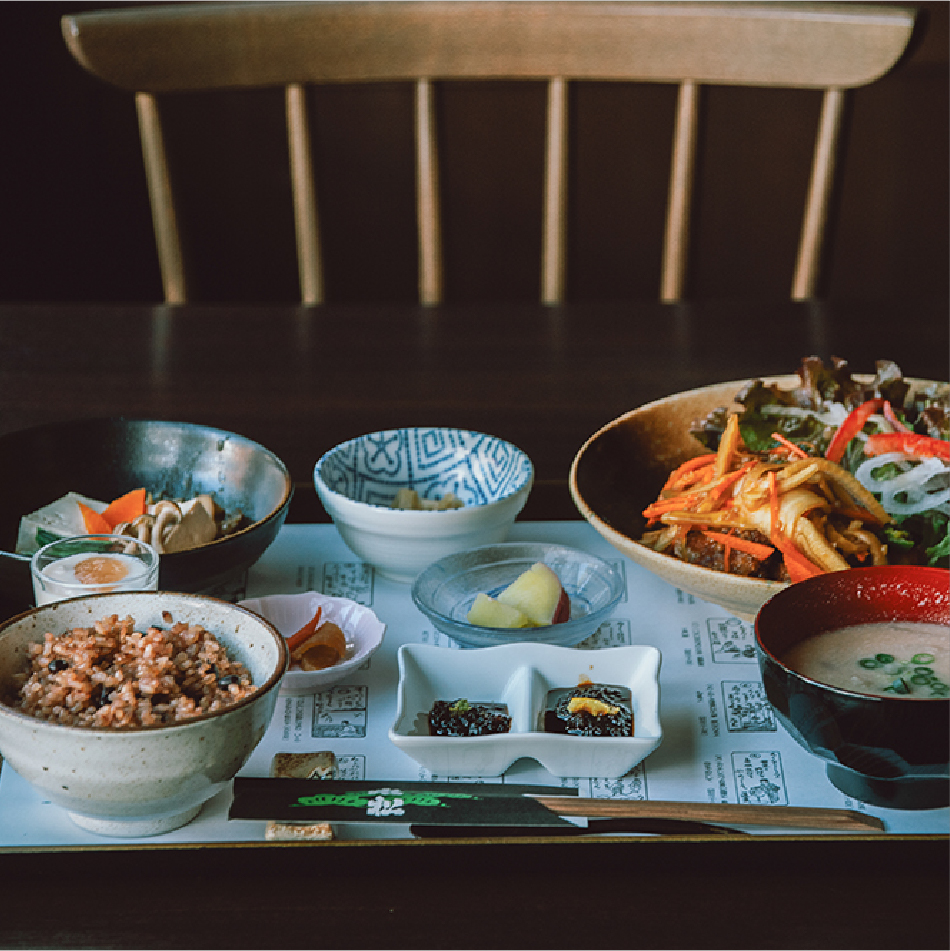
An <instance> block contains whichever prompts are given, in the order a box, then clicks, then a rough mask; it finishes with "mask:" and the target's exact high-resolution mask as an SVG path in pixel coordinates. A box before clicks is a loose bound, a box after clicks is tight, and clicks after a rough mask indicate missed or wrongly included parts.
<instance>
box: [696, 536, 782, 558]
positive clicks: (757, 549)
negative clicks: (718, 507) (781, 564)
mask: <svg viewBox="0 0 950 951" xmlns="http://www.w3.org/2000/svg"><path fill="white" fill-rule="evenodd" d="M703 534H704V535H705V536H706V537H707V538H711V539H712V540H713V541H714V542H719V544H720V545H725V546H727V547H728V548H734V549H735V550H736V551H744V552H745V553H746V554H747V555H751V556H752V557H753V558H755V559H756V560H757V561H764V560H765V559H766V558H768V557H769V555H771V554H772V552H773V551H775V549H774V548H773V547H772V546H771V545H763V544H761V543H760V542H750V541H749V540H748V539H746V538H739V537H738V536H737V535H726V534H723V533H722V532H710V531H707V530H705V529H704V530H703Z"/></svg>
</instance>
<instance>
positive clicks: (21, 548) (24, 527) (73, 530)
mask: <svg viewBox="0 0 950 951" xmlns="http://www.w3.org/2000/svg"><path fill="white" fill-rule="evenodd" d="M78 502H82V503H83V505H88V506H89V508H91V509H92V510H93V511H95V512H104V511H105V509H106V507H107V505H108V502H102V501H100V500H99V499H90V498H87V497H86V496H85V495H80V494H79V493H78V492H67V493H66V495H64V496H62V497H61V498H58V499H57V500H56V501H55V502H50V504H49V505H44V506H43V507H42V508H40V509H37V510H36V511H35V512H31V513H30V514H29V515H24V516H23V517H22V518H21V519H20V528H19V532H18V533H17V540H16V552H17V554H19V555H32V554H33V553H34V552H36V551H39V549H40V548H42V547H43V546H44V545H46V544H47V543H48V542H52V541H56V539H58V538H72V537H73V536H75V535H85V534H86V525H85V523H84V522H83V520H82V512H81V511H80V510H79V506H78V505H77V503H78Z"/></svg>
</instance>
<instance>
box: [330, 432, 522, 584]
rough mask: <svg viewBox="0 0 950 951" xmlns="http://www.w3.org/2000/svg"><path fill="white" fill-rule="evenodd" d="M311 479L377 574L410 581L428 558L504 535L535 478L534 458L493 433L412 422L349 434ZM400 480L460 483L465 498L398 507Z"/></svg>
mask: <svg viewBox="0 0 950 951" xmlns="http://www.w3.org/2000/svg"><path fill="white" fill-rule="evenodd" d="M313 480H314V485H315V487H316V490H317V495H318V496H319V497H320V501H321V502H322V503H323V507H324V508H325V509H326V511H327V514H328V515H329V516H330V517H331V518H332V519H333V522H334V524H335V525H336V527H337V530H338V531H339V532H340V535H341V537H342V538H343V541H344V542H345V543H346V544H347V546H348V547H349V548H350V549H351V550H352V551H353V553H354V554H355V555H356V556H357V557H359V558H360V559H361V560H362V561H364V562H366V563H367V564H369V565H372V566H373V567H374V568H376V570H377V571H379V573H380V574H381V575H383V576H384V577H387V578H391V579H393V580H396V581H401V582H411V581H412V580H413V579H414V578H415V577H416V575H418V574H419V572H420V571H422V569H423V568H425V567H427V566H428V565H430V564H431V563H432V562H434V561H437V560H438V559H439V558H443V557H444V556H445V555H450V554H453V553H455V552H458V551H465V550H467V549H469V548H478V547H480V546H482V545H492V544H496V543H498V542H502V541H504V540H505V539H506V538H507V537H508V533H509V531H510V530H511V526H512V525H513V524H514V521H515V518H516V517H517V516H518V513H519V512H520V511H521V509H522V508H524V504H525V502H526V501H527V500H528V494H529V493H530V491H531V486H532V484H533V482H534V467H533V465H532V463H531V460H530V459H529V458H528V457H527V456H526V455H525V454H524V453H523V452H522V451H521V450H520V449H518V448H517V447H516V446H513V445H512V444H511V443H509V442H505V441H504V440H503V439H498V438H497V437H495V436H486V435H485V434H484V433H477V432H472V431H469V430H462V429H448V428H439V427H435V428H432V427H430V428H424V427H409V428H405V429H390V430H383V431H380V432H376V433H369V434H367V435H365V436H359V437H357V438H356V439H351V440H348V441H347V442H345V443H342V444H341V445H339V446H336V447H335V448H334V449H331V450H330V451H329V452H327V453H325V454H324V455H323V456H322V457H321V458H320V459H319V460H318V461H317V464H316V465H315V467H314V473H313ZM401 488H410V489H415V490H416V491H417V492H418V493H419V496H420V498H422V499H441V498H443V497H445V496H446V495H447V494H448V493H449V492H454V493H455V494H456V495H457V496H458V497H459V498H460V499H461V500H462V502H463V503H464V507H463V508H457V509H446V510H443V511H432V510H424V511H419V510H405V509H393V508H391V507H390V506H391V503H392V500H393V498H394V497H395V495H396V492H397V491H398V490H399V489H401Z"/></svg>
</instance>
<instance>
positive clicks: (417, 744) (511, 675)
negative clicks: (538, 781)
mask: <svg viewBox="0 0 950 951" xmlns="http://www.w3.org/2000/svg"><path fill="white" fill-rule="evenodd" d="M397 659H398V663H399V685H398V687H397V697H396V719H395V722H394V723H393V726H392V728H391V729H390V731H389V738H390V740H391V741H392V742H393V743H394V744H395V745H396V746H397V747H398V748H399V749H400V750H402V751H403V752H404V753H406V754H407V755H409V756H411V757H412V758H413V759H414V760H416V762H418V763H419V764H420V765H422V766H424V767H425V768H426V769H428V770H429V771H430V772H431V773H433V774H435V775H437V776H500V775H501V774H502V773H503V772H505V770H506V769H508V767H509V766H511V764H512V763H514V762H515V761H516V760H518V759H520V758H521V757H530V758H532V759H535V760H537V761H538V762H539V763H540V764H541V765H542V766H543V767H544V768H545V769H546V770H547V771H548V772H549V773H551V774H553V775H554V776H558V777H561V778H565V777H586V776H594V777H603V778H608V779H615V778H618V777H620V776H623V775H625V774H626V773H628V772H629V771H630V770H631V769H633V767H634V766H636V765H637V763H639V762H640V761H641V760H643V759H644V758H645V757H646V756H648V755H649V754H650V753H652V752H653V750H655V749H656V748H657V746H659V745H660V740H661V739H662V735H663V734H662V730H661V727H660V691H659V673H660V652H659V651H658V650H657V649H656V648H655V647H650V646H641V645H634V646H630V647H610V648H605V649H603V650H576V649H573V648H569V647H557V646H554V645H551V644H531V643H517V644H506V645H502V646H498V647H484V648H475V649H471V650H451V649H448V648H444V647H434V646H432V645H428V644H404V645H403V646H401V647H400V648H399V651H398V654H397ZM582 679H589V680H591V681H592V682H594V683H603V684H616V685H618V686H624V687H629V688H630V692H631V694H632V703H633V722H634V727H633V733H634V735H633V736H630V737H606V736H603V737H600V736H598V737H583V736H565V735H562V734H555V733H545V732H542V730H543V727H542V722H541V721H542V718H543V713H544V708H545V704H546V700H547V694H548V691H549V690H556V689H558V688H564V687H574V686H576V685H577V684H578V682H579V681H580V680H582ZM463 697H464V698H465V699H467V700H468V701H469V702H470V703H473V704H474V703H480V702H481V703H485V702H491V703H504V704H507V706H508V713H509V714H510V716H511V731H510V732H509V733H499V734H493V735H488V736H474V737H444V736H429V733H428V720H427V717H428V712H429V710H430V709H431V708H432V705H433V703H434V702H435V701H436V700H457V699H459V698H463Z"/></svg>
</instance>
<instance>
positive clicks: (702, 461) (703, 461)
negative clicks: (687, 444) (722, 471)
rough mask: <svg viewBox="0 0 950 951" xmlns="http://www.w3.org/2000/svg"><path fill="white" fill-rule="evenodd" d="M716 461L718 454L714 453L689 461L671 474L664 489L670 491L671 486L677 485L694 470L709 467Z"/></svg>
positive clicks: (695, 457)
mask: <svg viewBox="0 0 950 951" xmlns="http://www.w3.org/2000/svg"><path fill="white" fill-rule="evenodd" d="M715 459H716V454H715V453H714V452H709V453H706V454H705V455H703V456H693V458H692V459H687V460H686V462H684V463H682V464H681V465H679V466H677V467H676V468H675V469H674V470H673V471H672V472H671V473H670V476H669V478H668V479H667V480H666V485H664V486H663V488H664V489H668V488H669V487H670V486H672V485H675V484H676V483H677V482H678V481H679V480H680V478H681V477H682V476H684V475H686V474H687V473H689V472H692V471H693V469H698V468H700V467H702V466H707V465H709V464H710V463H711V462H714V461H715Z"/></svg>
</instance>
